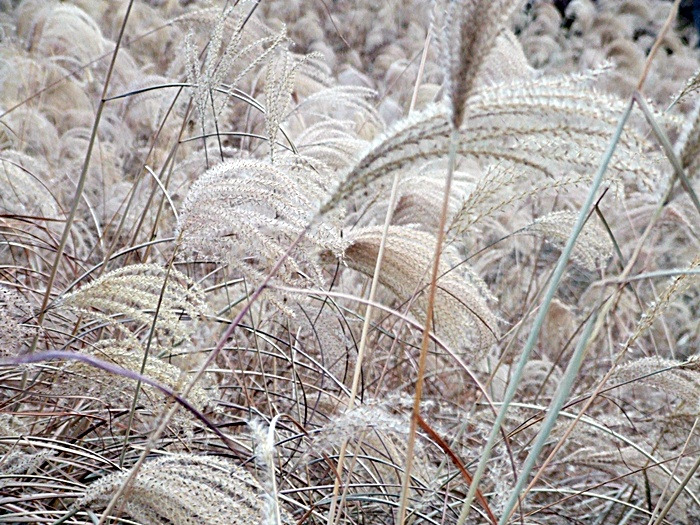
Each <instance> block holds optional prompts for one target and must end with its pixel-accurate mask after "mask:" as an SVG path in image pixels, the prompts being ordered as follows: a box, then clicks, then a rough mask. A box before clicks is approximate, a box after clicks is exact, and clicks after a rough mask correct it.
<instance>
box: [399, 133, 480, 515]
mask: <svg viewBox="0 0 700 525" xmlns="http://www.w3.org/2000/svg"><path fill="white" fill-rule="evenodd" d="M458 142H459V129H458V127H457V126H453V127H452V133H451V134H450V152H449V158H448V166H447V180H446V181H445V192H444V198H443V201H442V211H441V213H440V223H439V224H438V230H437V241H436V242H435V255H434V257H433V269H432V274H431V277H430V288H429V290H428V307H427V309H426V312H425V326H424V327H423V336H422V339H421V348H420V358H419V360H418V379H417V380H416V391H415V395H414V398H413V411H412V413H411V426H410V428H409V432H408V444H407V446H406V466H405V467H404V473H403V481H402V483H401V497H400V500H399V511H398V514H397V517H396V523H398V524H399V525H402V524H403V523H404V519H405V517H406V507H407V503H408V489H409V485H410V483H411V469H412V467H413V450H414V448H415V445H416V431H417V427H418V420H419V417H420V403H421V398H422V396H423V383H424V376H425V364H426V361H427V358H428V346H429V344H430V331H431V329H432V320H433V310H434V308H435V294H436V292H437V281H438V278H439V271H440V255H441V253H442V245H443V242H444V240H445V225H446V223H447V212H448V208H449V204H450V189H451V188H452V179H453V177H454V170H455V162H456V158H457V144H458ZM472 486H474V484H472ZM472 497H473V496H472Z"/></svg>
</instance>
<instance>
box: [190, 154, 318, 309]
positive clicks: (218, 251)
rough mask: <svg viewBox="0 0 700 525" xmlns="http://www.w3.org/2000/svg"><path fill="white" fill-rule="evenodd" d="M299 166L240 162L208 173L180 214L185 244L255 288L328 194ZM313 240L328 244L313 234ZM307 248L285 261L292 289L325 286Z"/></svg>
mask: <svg viewBox="0 0 700 525" xmlns="http://www.w3.org/2000/svg"><path fill="white" fill-rule="evenodd" d="M295 168H296V169H295V170H291V169H290V170H281V169H277V168H276V167H274V166H272V165H271V164H270V163H269V162H266V161H261V160H253V159H250V160H242V159H236V160H229V161H225V162H222V163H220V164H217V165H216V166H214V167H213V168H211V169H210V170H208V171H207V172H206V173H204V175H202V176H201V177H200V178H199V179H198V180H197V181H196V182H195V183H194V184H193V185H192V188H191V189H190V192H189V194H188V195H187V198H186V199H185V203H184V206H183V210H182V212H181V214H180V224H179V226H178V229H179V230H180V232H181V233H182V238H183V244H184V246H185V247H186V248H189V249H192V250H196V251H197V252H199V253H200V255H203V256H205V257H210V258H213V259H215V260H222V261H226V262H228V263H230V264H231V265H232V266H234V267H235V268H236V269H238V270H240V271H241V272H242V273H243V275H244V276H245V277H246V278H247V279H248V280H249V281H250V284H252V285H253V286H256V285H257V284H259V283H260V282H262V280H263V279H264V276H265V272H266V271H267V269H269V268H271V267H272V266H273V264H274V262H275V261H276V260H277V259H278V258H280V257H281V256H282V254H284V253H285V251H286V250H287V247H288V246H289V245H290V244H291V243H292V240H293V239H294V238H295V237H297V236H298V235H299V233H300V232H301V231H303V230H304V228H305V227H306V225H307V224H308V223H309V221H310V219H311V214H312V210H313V209H314V204H313V203H314V198H316V199H318V197H319V196H320V195H321V194H322V193H321V188H320V187H319V186H318V185H317V184H315V183H314V179H315V177H314V176H313V174H312V173H310V172H311V170H310V169H309V167H308V166H304V165H303V164H301V165H300V164H297V165H296V166H295ZM307 173H309V177H304V175H306V174H307ZM307 239H310V240H311V241H312V242H313V241H314V240H318V242H321V243H322V241H321V240H319V238H317V237H316V236H314V235H313V233H312V234H310V235H308V236H307ZM322 244H323V243H322ZM305 246H306V248H305V249H302V248H299V249H297V250H294V252H293V253H292V254H291V255H290V257H288V258H287V259H286V260H285V263H284V266H283V267H282V268H281V269H280V271H279V272H278V273H277V275H276V278H277V279H279V280H281V281H282V282H284V283H286V284H290V285H292V286H305V285H306V283H307V281H308V280H309V279H311V281H312V282H315V283H319V282H322V274H321V270H320V268H318V267H317V266H316V264H315V263H314V262H313V261H312V260H311V259H310V258H309V257H308V256H307V253H306V252H309V251H310V249H311V246H309V243H306V244H305ZM271 299H273V300H274V298H271ZM278 306H280V307H282V308H283V309H285V310H286V307H284V305H282V304H278Z"/></svg>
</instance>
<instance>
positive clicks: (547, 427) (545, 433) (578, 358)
mask: <svg viewBox="0 0 700 525" xmlns="http://www.w3.org/2000/svg"><path fill="white" fill-rule="evenodd" d="M598 320H599V317H598V316H595V315H593V316H591V317H590V318H589V319H588V321H587V322H586V325H585V326H584V328H583V333H581V337H580V339H579V340H578V343H577V345H576V348H575V350H574V353H573V355H572V356H571V360H570V361H569V364H568V366H567V367H566V372H565V373H564V377H563V379H562V381H561V383H559V387H558V388H557V391H556V393H555V394H554V398H553V399H552V402H551V404H550V405H549V409H548V410H547V417H546V418H545V420H544V422H543V423H542V428H541V429H540V431H539V433H538V434H537V438H536V439H535V442H534V443H533V445H532V448H531V449H530V452H529V453H528V455H527V459H525V463H524V464H523V466H522V469H521V471H520V475H519V476H518V481H517V482H516V484H515V487H513V492H512V493H511V495H510V498H509V499H508V502H507V503H506V506H505V508H504V509H503V514H501V519H500V520H499V521H498V525H505V524H506V523H508V520H509V519H510V516H511V515H512V514H513V512H514V510H515V506H516V505H517V503H518V500H519V499H520V492H521V491H522V489H523V488H524V487H525V483H527V480H528V476H529V474H530V472H531V471H532V469H533V467H534V466H535V462H536V461H537V458H538V457H539V455H540V452H541V451H542V449H543V448H544V446H545V445H546V444H547V441H548V440H549V434H550V433H551V432H552V429H553V428H554V425H555V424H556V422H557V419H558V418H559V413H560V412H561V409H562V407H563V406H564V402H565V401H566V400H567V399H568V397H569V394H570V393H571V388H572V387H573V386H574V381H575V380H576V377H577V376H578V372H579V370H580V369H581V364H582V363H583V358H584V357H585V355H586V350H587V349H588V348H589V344H588V343H589V341H590V337H591V335H592V334H593V332H594V330H593V328H594V327H595V325H596V324H597V321H598ZM472 486H476V485H475V484H472Z"/></svg>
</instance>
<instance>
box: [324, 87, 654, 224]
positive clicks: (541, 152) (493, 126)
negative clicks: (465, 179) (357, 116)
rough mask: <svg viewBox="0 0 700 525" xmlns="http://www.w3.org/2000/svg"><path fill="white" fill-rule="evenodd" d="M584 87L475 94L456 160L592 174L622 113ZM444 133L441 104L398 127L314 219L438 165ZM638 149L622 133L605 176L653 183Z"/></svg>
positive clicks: (640, 145)
mask: <svg viewBox="0 0 700 525" xmlns="http://www.w3.org/2000/svg"><path fill="white" fill-rule="evenodd" d="M584 80H585V77H583V76H581V75H569V76H559V77H553V78H549V79H541V78H540V79H534V80H529V81H522V80H518V81H517V82H513V83H502V84H499V85H496V86H493V87H489V88H488V89H483V90H480V91H478V93H477V94H475V95H474V96H473V97H471V98H470V99H469V100H468V101H467V103H466V106H465V117H464V122H465V125H464V126H463V127H462V129H460V131H459V143H458V145H457V153H458V154H459V155H463V156H465V157H471V158H475V159H478V160H483V161H486V162H496V163H499V164H501V165H512V166H515V167H517V168H518V169H519V170H521V171H523V172H528V173H529V174H531V176H537V175H546V176H549V177H560V176H561V175H562V174H564V173H569V172H571V171H584V170H589V171H590V170H593V169H595V167H596V166H597V163H598V161H599V160H600V155H601V154H602V152H603V150H604V149H605V146H606V145H607V142H608V140H609V138H610V135H611V134H612V131H613V129H614V126H615V124H616V121H615V118H616V115H618V114H619V113H621V112H622V111H623V109H624V107H623V104H622V102H621V101H620V100H618V99H616V98H613V97H609V96H605V95H601V94H600V93H596V92H595V91H592V90H589V89H586V88H584V87H583V86H581V85H580V84H581V83H582V82H584ZM450 129H451V125H450V123H449V120H448V117H447V115H446V112H445V108H444V106H442V105H434V106H431V107H430V108H429V109H427V110H426V111H424V112H422V113H420V114H417V115H416V116H410V117H408V118H406V119H404V120H402V121H400V122H399V123H398V124H397V125H396V126H395V127H394V128H393V129H392V130H391V131H389V132H388V133H386V134H385V135H383V136H382V137H380V138H379V139H377V140H376V141H374V142H373V143H372V144H371V145H370V146H369V148H368V149H367V150H366V151H365V152H364V154H363V155H362V156H361V158H360V160H359V161H358V162H357V163H356V164H355V165H354V166H353V167H352V168H351V169H349V170H348V171H346V172H345V173H344V174H342V175H341V177H340V181H341V182H340V184H339V186H338V187H337V189H336V190H335V192H334V193H333V195H332V196H331V198H330V199H329V200H328V201H327V202H326V204H325V205H324V206H323V207H322V209H321V213H328V212H329V211H331V210H333V209H335V208H336V207H337V206H338V205H339V204H340V203H341V202H343V201H344V200H347V199H349V198H351V197H353V196H356V195H357V193H358V192H360V191H367V187H368V186H370V185H373V184H378V183H386V181H387V180H389V179H390V176H391V175H392V174H393V173H395V172H396V171H402V170H405V169H408V168H409V167H411V166H413V165H415V164H416V163H419V162H427V161H429V160H434V159H439V158H445V157H446V156H447V153H448V149H449V143H450V141H449V136H450V133H451V132H450ZM646 146H647V141H646V140H645V139H644V137H642V136H641V134H639V133H637V132H635V131H634V130H632V129H630V130H625V132H623V134H622V137H621V139H620V142H619V144H618V149H617V151H616V154H615V156H614V157H613V161H612V162H611V165H610V168H611V169H612V173H613V175H615V174H618V175H619V174H628V175H630V174H631V175H633V176H634V177H636V178H639V179H641V180H642V181H648V180H649V179H650V178H651V177H653V175H654V173H655V172H654V170H653V169H652V167H651V166H650V165H649V160H648V156H647V155H644V154H643V150H644V149H645V148H646ZM380 190H381V188H377V189H376V191H377V192H380Z"/></svg>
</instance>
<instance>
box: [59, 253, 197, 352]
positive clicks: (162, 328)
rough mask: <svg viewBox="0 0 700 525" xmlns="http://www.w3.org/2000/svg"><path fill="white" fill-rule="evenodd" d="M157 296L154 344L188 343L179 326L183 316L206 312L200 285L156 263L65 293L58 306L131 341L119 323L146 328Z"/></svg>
mask: <svg viewBox="0 0 700 525" xmlns="http://www.w3.org/2000/svg"><path fill="white" fill-rule="evenodd" d="M165 279H167V283H165V286H164V280H165ZM161 293H162V295H163V297H162V301H161V305H160V309H159V311H158V319H157V322H156V326H155V335H156V338H154V341H157V342H158V343H159V344H161V345H163V346H165V347H168V346H172V344H176V343H181V342H182V341H188V340H189V339H190V336H191V335H192V332H193V326H192V325H188V323H185V322H183V315H186V316H189V317H190V318H191V319H192V320H193V321H195V320H197V319H199V318H200V317H201V316H202V315H203V314H204V313H205V312H206V310H207V306H206V302H205V299H204V294H203V292H202V291H201V290H200V289H199V287H198V286H197V285H196V284H195V283H194V282H193V281H192V280H191V279H190V278H188V277H187V276H186V275H185V274H183V273H182V272H179V271H177V270H175V269H171V270H170V272H169V274H168V271H167V270H166V269H165V268H163V267H161V266H159V265H157V264H135V265H131V266H125V267H123V268H120V269H118V270H114V271H112V272H110V273H108V274H106V275H103V276H102V277H100V278H99V279H97V280H95V281H94V282H92V283H90V284H88V285H86V286H83V287H82V288H80V289H79V290H77V291H75V292H73V293H70V294H68V295H66V296H65V297H64V298H63V300H62V301H61V305H62V306H66V307H68V308H70V309H72V310H74V311H76V312H79V313H81V314H83V315H85V316H87V317H88V318H91V319H95V320H97V321H102V322H106V323H108V324H109V325H111V326H114V327H115V328H116V329H117V330H119V331H121V332H122V333H123V334H125V335H126V336H127V337H133V333H132V332H131V331H130V330H128V329H127V328H126V327H125V326H124V325H123V324H122V323H123V322H136V323H138V324H139V325H146V326H148V325H150V323H152V322H153V313H154V310H155V309H156V307H157V305H158V301H159V299H160V296H161Z"/></svg>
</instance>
